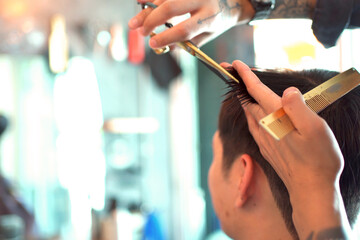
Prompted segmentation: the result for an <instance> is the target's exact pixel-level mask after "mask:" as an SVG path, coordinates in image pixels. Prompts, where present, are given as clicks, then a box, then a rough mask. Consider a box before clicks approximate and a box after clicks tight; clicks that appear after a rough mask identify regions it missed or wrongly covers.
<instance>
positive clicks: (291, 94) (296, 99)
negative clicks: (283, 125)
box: [281, 87, 318, 132]
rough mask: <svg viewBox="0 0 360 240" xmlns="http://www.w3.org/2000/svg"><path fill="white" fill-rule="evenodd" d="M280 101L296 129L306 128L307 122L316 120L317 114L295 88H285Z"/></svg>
mask: <svg viewBox="0 0 360 240" xmlns="http://www.w3.org/2000/svg"><path fill="white" fill-rule="evenodd" d="M281 101H282V105H283V108H284V111H285V112H286V114H287V115H288V116H289V118H290V120H291V122H292V123H293V124H294V127H295V128H296V129H297V130H298V131H300V132H301V131H302V130H306V129H307V128H308V126H309V123H311V122H313V121H316V118H317V117H318V116H317V115H316V114H315V113H314V112H313V111H312V110H311V109H310V108H309V107H308V106H307V105H306V104H305V101H304V98H303V96H302V94H301V92H300V91H299V90H298V89H297V88H295V87H290V88H288V89H286V90H285V91H284V93H283V97H282V99H281Z"/></svg>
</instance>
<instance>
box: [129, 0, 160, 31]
mask: <svg viewBox="0 0 360 240" xmlns="http://www.w3.org/2000/svg"><path fill="white" fill-rule="evenodd" d="M164 1H166V0H156V1H138V3H147V2H150V3H153V4H154V5H155V6H157V5H158V4H161V3H162V2H164ZM153 10H154V8H152V7H149V6H148V7H147V8H146V9H143V10H142V11H141V12H139V13H138V14H137V15H136V16H135V17H133V18H131V19H130V20H129V22H128V26H129V28H130V29H136V28H138V27H141V26H142V25H143V24H144V22H145V20H146V18H147V17H148V16H149V15H150V14H151V13H152V12H153ZM142 31H143V30H142Z"/></svg>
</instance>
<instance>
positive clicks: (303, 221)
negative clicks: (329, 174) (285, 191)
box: [290, 186, 352, 240]
mask: <svg viewBox="0 0 360 240" xmlns="http://www.w3.org/2000/svg"><path fill="white" fill-rule="evenodd" d="M305 188H306V187H305ZM305 188H304V189H302V190H301V191H298V194H296V193H295V194H291V193H290V198H291V203H292V206H293V220H294V224H295V227H296V230H297V232H298V234H299V237H300V239H304V240H328V239H339V240H349V239H352V238H351V229H350V226H349V223H348V220H347V217H346V212H345V208H344V204H343V202H342V198H341V194H340V190H339V188H338V187H332V186H328V187H321V188H318V189H317V188H312V187H311V189H307V190H305Z"/></svg>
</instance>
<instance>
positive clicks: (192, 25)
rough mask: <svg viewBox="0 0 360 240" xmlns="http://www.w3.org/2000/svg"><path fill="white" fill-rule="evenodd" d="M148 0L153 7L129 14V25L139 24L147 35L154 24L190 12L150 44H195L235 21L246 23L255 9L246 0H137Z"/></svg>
mask: <svg viewBox="0 0 360 240" xmlns="http://www.w3.org/2000/svg"><path fill="white" fill-rule="evenodd" d="M137 1H138V2H139V3H144V2H148V1H151V2H153V3H154V4H155V5H158V7H157V8H156V9H145V10H143V11H141V12H140V13H139V14H138V15H136V16H135V17H134V18H132V19H131V20H130V21H129V23H128V25H129V27H130V28H131V29H136V28H139V29H140V31H141V32H142V33H143V35H145V36H147V35H149V34H150V33H151V31H153V30H154V29H155V28H156V27H158V26H161V25H163V24H164V23H165V22H166V21H169V20H170V19H171V18H173V17H176V16H181V15H184V14H190V16H189V18H187V19H186V20H184V21H182V22H180V23H178V24H176V25H175V26H174V27H173V28H171V29H167V30H165V31H163V32H162V33H159V34H158V35H156V36H154V37H152V38H151V40H150V46H151V47H153V48H159V47H163V46H165V45H171V44H174V43H175V42H178V41H184V40H192V41H193V42H194V43H195V44H197V45H199V46H200V45H203V44H204V43H206V42H208V41H210V40H211V39H213V38H215V37H216V36H218V35H219V34H221V33H223V32H225V31H226V30H228V29H229V28H231V27H233V26H235V25H237V24H246V23H248V22H249V21H250V20H251V19H252V17H253V16H254V14H255V12H254V9H253V7H252V5H251V3H250V1H249V0H137Z"/></svg>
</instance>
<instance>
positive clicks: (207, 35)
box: [191, 32, 216, 47]
mask: <svg viewBox="0 0 360 240" xmlns="http://www.w3.org/2000/svg"><path fill="white" fill-rule="evenodd" d="M215 36H216V35H215V34H213V33H212V32H204V33H201V34H200V35H197V36H196V37H194V38H192V39H191V42H193V43H194V44H195V45H196V46H198V47H201V46H202V45H204V44H205V43H207V42H210V41H211V40H212V39H214V37H215Z"/></svg>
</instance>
